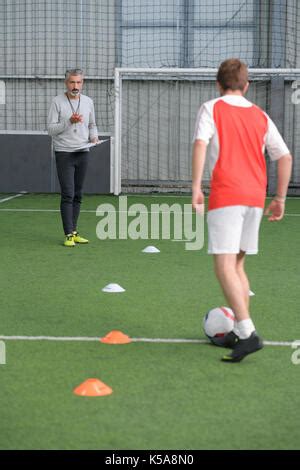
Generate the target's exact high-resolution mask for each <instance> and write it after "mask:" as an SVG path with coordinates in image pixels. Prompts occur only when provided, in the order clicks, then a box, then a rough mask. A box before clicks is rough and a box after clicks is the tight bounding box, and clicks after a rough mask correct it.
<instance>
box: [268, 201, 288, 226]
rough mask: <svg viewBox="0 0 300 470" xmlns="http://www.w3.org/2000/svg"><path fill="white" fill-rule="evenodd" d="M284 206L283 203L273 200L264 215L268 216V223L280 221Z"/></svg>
mask: <svg viewBox="0 0 300 470" xmlns="http://www.w3.org/2000/svg"><path fill="white" fill-rule="evenodd" d="M284 209H285V204H284V201H278V200H276V199H273V200H272V202H271V204H270V205H269V206H268V207H267V208H266V210H265V215H270V214H271V215H270V217H269V218H268V220H269V221H270V222H276V221H278V220H281V219H282V218H283V216H284Z"/></svg>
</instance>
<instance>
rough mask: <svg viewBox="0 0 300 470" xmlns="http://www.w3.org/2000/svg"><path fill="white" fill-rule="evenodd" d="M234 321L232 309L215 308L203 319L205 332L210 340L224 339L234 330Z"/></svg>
mask: <svg viewBox="0 0 300 470" xmlns="http://www.w3.org/2000/svg"><path fill="white" fill-rule="evenodd" d="M234 321H235V316H234V313H233V311H232V310H231V308H229V307H216V308H213V309H211V310H209V312H207V314H206V315H205V317H204V319H203V328H204V332H205V334H206V336H207V337H208V338H209V339H210V340H212V339H213V338H220V337H223V336H225V335H227V334H228V333H229V332H230V331H232V330H233V327H234Z"/></svg>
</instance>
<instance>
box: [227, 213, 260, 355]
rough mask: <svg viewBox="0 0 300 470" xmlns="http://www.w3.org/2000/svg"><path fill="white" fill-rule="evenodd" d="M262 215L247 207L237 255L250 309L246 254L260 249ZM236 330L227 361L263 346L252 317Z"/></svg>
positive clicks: (240, 276) (246, 301)
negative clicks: (237, 335)
mask: <svg viewBox="0 0 300 470" xmlns="http://www.w3.org/2000/svg"><path fill="white" fill-rule="evenodd" d="M261 216H262V210H261V209H260V208H255V207H249V208H247V210H246V212H245V216H244V222H243V229H242V233H241V242H240V253H239V254H238V255H237V264H236V269H237V273H238V275H239V278H240V282H241V284H242V285H243V291H244V301H245V303H246V304H247V306H248V310H249V281H248V278H247V275H246V272H245V266H244V264H245V254H246V252H247V253H249V254H256V253H257V251H258V233H259V226H260V221H261ZM236 330H237V332H238V334H239V340H238V341H237V342H236V343H235V345H234V347H233V351H232V353H231V354H228V355H225V356H224V357H223V358H222V360H223V361H225V362H240V361H241V360H242V359H244V357H246V356H247V355H248V354H251V353H254V352H256V351H258V350H260V349H262V348H263V342H262V339H261V338H260V337H259V336H258V335H257V333H256V331H255V326H254V324H253V322H252V320H251V318H249V319H246V320H242V321H238V322H237V326H236Z"/></svg>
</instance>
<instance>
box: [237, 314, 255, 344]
mask: <svg viewBox="0 0 300 470" xmlns="http://www.w3.org/2000/svg"><path fill="white" fill-rule="evenodd" d="M235 329H237V330H238V336H239V337H240V338H241V339H247V338H249V336H250V335H251V333H253V331H255V326H254V324H253V321H252V320H251V318H247V320H242V321H239V322H237V325H236V328H235Z"/></svg>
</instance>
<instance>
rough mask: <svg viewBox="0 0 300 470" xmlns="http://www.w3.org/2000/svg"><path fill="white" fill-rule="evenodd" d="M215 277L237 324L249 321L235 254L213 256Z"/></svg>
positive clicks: (243, 288)
mask: <svg viewBox="0 0 300 470" xmlns="http://www.w3.org/2000/svg"><path fill="white" fill-rule="evenodd" d="M214 267H215V273H216V277H217V279H218V281H219V283H220V285H221V287H222V290H223V293H224V296H225V298H226V300H227V302H228V304H229V306H230V307H231V308H232V310H233V311H234V313H235V316H236V319H237V321H238V322H240V321H242V320H246V319H249V310H248V303H247V300H246V298H245V287H244V284H243V280H242V279H241V277H240V272H239V270H238V268H237V255H236V254H217V255H214Z"/></svg>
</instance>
